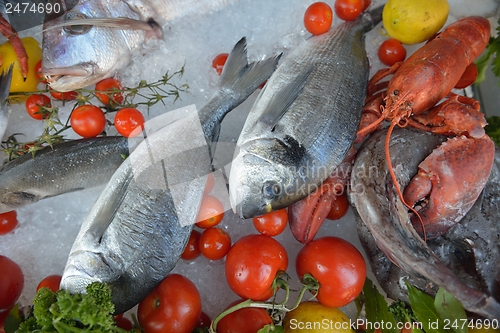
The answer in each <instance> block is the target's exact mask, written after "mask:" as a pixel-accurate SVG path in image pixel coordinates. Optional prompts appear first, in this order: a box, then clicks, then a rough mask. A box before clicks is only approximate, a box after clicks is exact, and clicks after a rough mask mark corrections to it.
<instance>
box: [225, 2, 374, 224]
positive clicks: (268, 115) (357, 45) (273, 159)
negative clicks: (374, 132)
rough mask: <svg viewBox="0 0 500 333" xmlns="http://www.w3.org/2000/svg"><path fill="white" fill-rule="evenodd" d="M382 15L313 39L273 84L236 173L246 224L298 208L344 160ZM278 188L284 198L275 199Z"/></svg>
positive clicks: (257, 107) (244, 138) (236, 199)
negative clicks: (369, 42)
mask: <svg viewBox="0 0 500 333" xmlns="http://www.w3.org/2000/svg"><path fill="white" fill-rule="evenodd" d="M379 11H381V8H377V9H374V10H373V11H372V12H370V13H365V14H364V15H362V16H361V17H360V18H358V19H357V20H355V21H351V22H344V23H342V24H340V25H339V26H337V27H335V28H333V29H331V30H330V31H329V32H327V33H325V34H322V35H318V36H313V37H311V38H309V39H308V40H307V41H305V42H303V43H302V44H301V45H299V46H298V47H297V48H296V49H295V50H294V51H293V52H292V53H291V54H290V55H288V56H287V57H286V58H285V59H284V60H283V61H282V63H281V64H280V66H279V67H278V69H277V70H276V72H275V73H274V74H273V76H272V77H271V78H270V79H269V81H268V83H267V84H266V86H265V87H264V89H263V91H262V92H261V94H260V95H259V97H258V99H257V101H256V102H255V104H254V106H253V107H252V110H251V111H250V114H249V116H248V118H247V120H246V122H245V125H244V127H243V130H242V132H241V134H240V137H239V139H238V143H237V145H238V148H239V150H237V152H236V154H235V158H234V160H233V164H232V167H231V173H230V180H229V190H230V199H231V205H232V207H233V210H234V211H235V212H236V213H237V214H239V215H240V217H242V218H250V217H254V216H257V215H262V214H264V213H266V212H269V211H272V210H276V209H281V208H284V207H287V206H289V205H291V204H293V203H295V202H297V201H298V200H300V199H302V198H304V197H305V196H307V195H308V194H309V193H311V192H312V191H313V190H314V189H315V188H316V187H317V186H318V185H319V184H320V183H321V182H322V181H324V180H325V179H326V178H327V177H328V176H329V175H330V174H331V173H332V172H333V170H334V169H335V168H336V167H337V165H339V164H340V163H341V162H342V161H343V160H344V158H345V156H346V155H347V152H348V151H349V149H350V147H351V145H352V142H353V141H354V138H355V136H356V132H357V129H358V126H359V122H360V119H361V110H362V108H363V102H364V99H365V95H366V87H367V83H368V76H369V63H368V59H367V55H366V50H365V43H364V34H365V33H366V32H367V31H369V30H371V28H372V27H373V26H374V24H376V23H378V21H379V20H380V13H379ZM263 184H264V185H263ZM266 186H267V187H266ZM273 189H275V190H277V191H279V192H280V193H278V194H276V195H274V196H272V195H271V194H269V193H270V192H269V191H272V190H273ZM265 192H269V193H268V194H269V195H268V196H267V197H266V194H264V195H263V193H265Z"/></svg>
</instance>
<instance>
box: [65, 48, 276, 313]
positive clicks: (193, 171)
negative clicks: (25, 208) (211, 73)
mask: <svg viewBox="0 0 500 333" xmlns="http://www.w3.org/2000/svg"><path fill="white" fill-rule="evenodd" d="M246 56H247V53H246V41H245V39H242V40H241V41H240V42H238V43H237V44H236V46H235V47H234V49H233V51H232V52H231V54H230V56H229V58H228V60H227V62H226V65H225V66H224V70H223V72H222V76H221V81H220V85H219V88H218V90H217V91H216V93H215V94H214V95H213V96H212V98H211V99H210V100H209V101H208V102H207V103H206V104H205V106H203V107H202V108H201V109H200V110H199V111H198V112H191V113H189V114H188V115H186V116H184V117H181V118H180V119H178V120H176V121H174V122H173V123H171V124H169V125H167V126H165V127H163V128H161V129H160V130H158V131H156V132H154V133H153V134H151V135H148V136H147V138H146V139H145V140H144V141H142V142H141V143H140V144H139V145H138V146H137V148H136V149H135V150H134V151H133V152H132V154H130V156H129V157H128V158H127V159H126V160H125V162H124V163H123V164H122V165H121V166H120V168H118V170H117V171H116V172H115V173H114V175H113V176H112V178H111V180H110V182H109V183H108V185H107V186H106V188H105V189H104V191H103V193H102V194H101V195H100V196H99V198H98V200H97V202H96V203H95V205H94V206H93V207H92V209H91V211H90V212H89V214H88V216H87V217H86V219H85V220H84V221H83V223H82V227H81V230H80V232H79V233H78V236H77V238H76V240H75V242H74V244H73V247H72V249H71V252H70V255H69V258H68V261H67V264H66V268H65V269H64V274H63V278H62V281H61V288H63V289H67V290H69V291H70V292H72V293H78V292H79V293H82V292H85V288H86V286H87V285H88V284H90V283H92V282H96V281H97V282H104V283H106V284H107V285H108V286H109V287H110V288H111V291H112V297H113V302H114V304H115V307H116V308H115V310H116V313H122V312H124V311H126V310H128V309H130V308H131V307H133V306H134V305H135V304H137V303H138V302H139V301H141V300H142V299H143V298H144V297H145V296H146V295H147V294H148V293H150V292H151V291H152V290H153V289H154V288H155V287H156V285H157V284H158V283H159V282H160V281H161V280H162V279H163V278H165V276H166V275H167V274H168V273H169V272H170V271H171V270H172V269H173V267H174V266H175V264H176V263H177V261H178V259H179V258H180V255H181V253H182V252H183V250H184V248H185V246H186V243H187V240H188V238H189V235H190V233H191V230H192V228H193V224H194V223H195V222H196V215H197V212H198V208H199V206H200V203H201V199H202V196H203V190H204V187H205V184H206V179H207V176H208V174H209V173H210V172H211V161H212V156H213V155H212V153H213V149H214V147H213V145H214V144H215V143H216V142H217V141H218V138H219V132H220V123H221V121H222V120H223V118H224V116H225V115H226V114H227V113H228V112H229V111H230V110H232V109H234V108H235V107H236V106H238V105H239V104H240V103H242V102H243V101H244V100H245V99H247V97H248V96H249V95H250V94H252V93H253V91H255V89H257V88H258V87H259V85H260V84H262V82H264V81H265V80H266V79H267V78H268V77H269V76H270V75H271V74H272V72H273V71H274V70H275V68H276V66H277V63H278V60H279V57H280V56H277V57H272V58H269V59H267V60H263V61H259V62H255V63H251V64H248V63H247V57H246ZM169 117H170V115H169ZM155 122H156V121H155ZM147 125H148V124H146V126H147Z"/></svg>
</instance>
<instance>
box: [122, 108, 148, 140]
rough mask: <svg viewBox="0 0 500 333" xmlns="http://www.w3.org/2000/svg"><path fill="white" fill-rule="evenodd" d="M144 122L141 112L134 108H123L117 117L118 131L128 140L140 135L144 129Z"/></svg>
mask: <svg viewBox="0 0 500 333" xmlns="http://www.w3.org/2000/svg"><path fill="white" fill-rule="evenodd" d="M144 122H145V120H144V116H143V115H142V113H141V111H139V110H137V109H134V108H123V109H121V110H119V111H118V112H117V113H116V115H115V127H116V130H117V131H118V133H120V134H121V135H123V136H124V137H127V138H130V137H135V136H137V135H139V134H140V133H141V132H142V130H143V129H144ZM136 128H137V130H136Z"/></svg>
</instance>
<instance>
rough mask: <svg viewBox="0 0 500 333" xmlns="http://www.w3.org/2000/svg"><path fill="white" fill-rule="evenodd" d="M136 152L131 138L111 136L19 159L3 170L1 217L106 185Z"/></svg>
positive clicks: (0, 170) (0, 176) (70, 143)
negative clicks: (45, 201) (3, 214)
mask: <svg viewBox="0 0 500 333" xmlns="http://www.w3.org/2000/svg"><path fill="white" fill-rule="evenodd" d="M131 143H132V142H131ZM132 149H133V143H132V145H130V146H129V140H128V139H127V138H124V137H122V136H116V137H114V136H109V137H99V138H92V139H80V140H72V141H68V142H63V143H58V144H54V145H53V147H46V148H44V149H42V150H38V151H37V152H35V155H34V156H33V155H32V154H25V155H23V156H21V157H17V158H16V159H14V160H12V161H10V162H8V163H6V164H4V165H3V166H1V167H0V213H4V212H7V211H10V210H14V209H18V208H21V207H23V206H25V205H28V204H31V203H35V202H37V201H39V200H42V199H45V198H50V197H54V196H57V195H60V194H64V193H68V192H74V191H78V190H82V189H85V188H91V187H94V186H99V185H102V184H105V183H106V182H107V181H109V179H110V178H111V176H112V175H113V173H114V172H115V170H116V169H118V167H119V166H120V165H121V164H122V163H123V161H124V158H125V156H127V155H128V154H129V152H130V151H131V150H132ZM96 170H98V172H96Z"/></svg>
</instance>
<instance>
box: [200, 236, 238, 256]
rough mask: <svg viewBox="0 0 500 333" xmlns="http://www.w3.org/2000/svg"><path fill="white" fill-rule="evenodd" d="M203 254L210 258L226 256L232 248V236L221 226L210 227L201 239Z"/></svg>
mask: <svg viewBox="0 0 500 333" xmlns="http://www.w3.org/2000/svg"><path fill="white" fill-rule="evenodd" d="M198 244H199V245H198V246H199V248H200V252H201V254H202V255H203V256H204V257H205V258H207V259H210V260H219V259H222V258H224V257H225V256H226V254H227V253H228V252H229V249H230V248H231V237H229V234H228V233H227V232H225V231H224V230H222V229H220V228H208V229H206V230H205V231H203V233H202V234H201V237H200V240H199V243H198Z"/></svg>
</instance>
